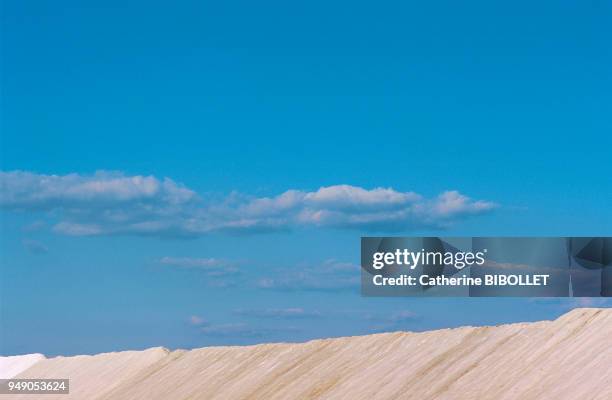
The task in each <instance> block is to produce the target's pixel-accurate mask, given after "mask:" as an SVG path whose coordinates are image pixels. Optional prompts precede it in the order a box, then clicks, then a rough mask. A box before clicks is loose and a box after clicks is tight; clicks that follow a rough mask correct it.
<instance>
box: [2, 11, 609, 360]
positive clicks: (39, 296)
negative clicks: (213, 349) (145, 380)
mask: <svg viewBox="0 0 612 400" xmlns="http://www.w3.org/2000/svg"><path fill="white" fill-rule="evenodd" d="M610 8H611V7H610V4H608V3H607V2H590V3H589V2H587V3H585V2H579V1H568V2H562V3H561V4H560V3H559V2H552V1H546V2H538V3H537V4H534V3H533V2H521V1H519V2H513V3H512V4H491V2H462V3H461V4H458V3H456V2H431V3H428V4H416V3H415V2H383V3H377V4H376V6H373V5H372V4H369V3H358V2H346V3H342V2H336V3H334V4H329V2H308V3H304V4H289V3H287V2H265V3H261V2H258V3H257V4H254V3H252V2H223V4H215V3H213V2H195V1H194V2H178V3H175V4H173V5H172V6H171V7H170V6H168V5H167V4H161V3H157V2H136V1H135V2H130V4H129V5H126V4H124V2H112V1H104V2H88V4H87V5H84V4H82V2H63V3H62V5H61V6H60V5H58V4H57V2H51V1H48V2H42V1H31V2H19V1H5V2H3V12H2V64H1V66H2V105H1V107H2V121H1V123H2V125H1V129H2V130H1V140H2V142H1V151H2V153H1V162H2V171H4V174H3V175H2V180H1V181H0V182H1V184H2V191H3V193H2V204H1V205H2V211H0V213H1V214H0V215H1V218H2V224H1V225H2V238H1V242H0V245H1V257H0V263H1V269H2V287H1V289H2V292H1V293H0V300H1V305H2V310H1V311H2V315H1V317H2V321H1V324H2V329H1V330H0V334H1V336H0V340H1V342H0V344H1V346H0V347H1V348H0V350H1V352H2V353H5V354H17V353H28V352H43V353H46V354H74V353H94V352H99V351H110V350H117V349H126V348H144V347H148V346H156V345H164V346H168V347H173V348H174V347H198V346H204V345H215V344H245V343H258V342H265V341H280V340H282V341H300V340H307V339H310V338H315V337H328V336H338V335H354V334H365V333H371V332H376V331H381V330H393V329H410V330H423V329H432V328H437V327H446V326H457V325H462V324H488V323H500V322H511V321H519V320H536V319H541V318H553V317H555V316H557V315H559V314H560V313H562V312H564V311H565V310H567V309H568V308H571V307H573V306H575V305H577V304H579V303H578V302H575V301H561V300H550V301H533V300H528V299H522V300H521V299H408V298H402V299H366V298H361V297H360V296H359V294H358V288H357V287H356V286H355V284H354V283H355V282H354V278H355V277H356V276H357V272H355V265H356V263H357V262H358V261H359V256H358V254H359V238H360V236H362V235H367V234H379V235H384V234H406V235H424V234H426V235H443V236H453V235H498V236H501V235H524V236H528V235H574V236H577V235H593V236H594V235H610V234H611V231H610V226H612V213H611V212H610V204H612V182H611V181H612V178H611V176H612V174H611V172H612V168H611V165H612V164H611V162H610V148H612V146H611V144H612V143H611V142H612V139H611V138H610V132H611V128H612V123H611V121H610V118H609V115H611V113H612V102H611V101H610V93H611V92H612V79H611V78H612V76H611V75H612V74H611V72H610V71H612V54H611V53H612V52H611V50H610V46H609V43H608V42H609V38H610V37H611V35H612V32H611V28H610V23H609V17H608V16H609V15H610V14H609V12H610V11H611V10H610ZM15 171H21V172H15ZM100 171H105V172H100ZM52 175H55V177H52ZM166 178H167V179H166ZM340 185H346V186H340ZM587 303H588V301H586V302H583V303H580V304H587ZM592 304H594V305H606V304H607V303H601V302H596V301H593V302H592Z"/></svg>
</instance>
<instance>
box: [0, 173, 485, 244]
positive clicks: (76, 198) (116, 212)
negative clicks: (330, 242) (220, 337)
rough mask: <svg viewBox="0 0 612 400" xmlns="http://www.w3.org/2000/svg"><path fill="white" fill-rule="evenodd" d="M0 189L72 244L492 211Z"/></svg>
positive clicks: (41, 179) (51, 178)
mask: <svg viewBox="0 0 612 400" xmlns="http://www.w3.org/2000/svg"><path fill="white" fill-rule="evenodd" d="M0 189H1V194H0V207H2V208H3V209H6V210H10V211H25V212H40V213H43V214H45V215H46V217H48V218H49V219H54V220H55V222H54V226H53V231H54V232H56V233H60V234H66V235H75V236H91V235H109V234H132V235H155V236H200V235H205V234H209V233H212V232H220V231H222V232H247V233H248V232H262V231H269V230H282V229H293V228H298V227H304V226H314V227H333V228H347V229H358V230H361V231H368V232H371V231H379V232H390V231H398V232H399V231H409V230H411V229H414V228H419V227H433V228H437V227H442V226H446V225H447V224H448V223H451V222H453V221H455V220H458V219H460V218H463V217H466V216H470V215H475V214H481V213H485V212H488V211H490V210H492V209H493V208H495V206H496V205H495V204H494V203H491V202H488V201H482V200H472V199H470V198H469V197H467V196H465V195H463V194H461V193H459V192H457V191H448V192H444V193H442V194H440V195H439V196H437V197H434V198H425V197H423V196H421V195H419V194H417V193H414V192H410V191H409V192H401V191H397V190H394V189H392V188H380V187H379V188H373V189H365V188H361V187H358V186H350V185H334V186H327V187H321V188H319V189H317V190H315V191H303V190H293V189H292V190H287V191H285V192H283V193H281V194H279V195H277V196H272V197H252V196H246V195H240V194H236V193H233V194H231V195H229V196H227V197H226V198H224V199H220V200H219V199H212V198H203V197H201V196H198V195H197V194H196V193H195V191H193V190H191V189H189V188H186V187H185V186H183V185H181V184H178V183H175V182H174V181H173V180H171V179H168V178H163V179H159V178H156V177H153V176H140V175H136V176H127V175H125V174H122V173H119V172H104V171H101V172H97V173H95V174H93V175H79V174H68V175H43V174H35V173H31V172H22V171H12V172H0Z"/></svg>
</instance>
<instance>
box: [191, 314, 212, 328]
mask: <svg viewBox="0 0 612 400" xmlns="http://www.w3.org/2000/svg"><path fill="white" fill-rule="evenodd" d="M207 324H208V323H207V322H206V320H205V319H204V318H202V317H200V316H198V315H192V316H191V317H189V325H193V326H204V325H207Z"/></svg>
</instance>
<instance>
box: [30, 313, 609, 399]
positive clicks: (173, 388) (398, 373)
mask: <svg viewBox="0 0 612 400" xmlns="http://www.w3.org/2000/svg"><path fill="white" fill-rule="evenodd" d="M151 351H153V352H155V351H158V350H156V349H150V350H147V352H151ZM127 353H130V352H127ZM143 353H146V352H134V354H133V356H131V357H126V356H124V354H125V352H124V353H113V354H110V355H106V354H102V355H97V356H90V357H87V358H79V357H68V358H54V359H48V360H43V361H41V362H39V363H37V364H35V365H34V366H33V367H31V368H30V369H28V370H27V371H25V372H24V373H22V374H21V375H20V377H26V376H27V377H58V378H60V377H69V378H71V394H70V395H69V396H65V395H64V396H62V397H59V396H58V398H63V399H68V398H73V399H76V398H78V399H85V398H87V399H97V400H110V399H114V400H115V399H116V400H122V399H125V400H127V399H131V400H134V399H143V400H144V399H147V400H149V399H150V400H155V399H173V400H175V399H176V400H179V399H283V400H284V399H351V400H359V399H368V400H371V399H398V398H399V399H419V400H426V399H453V400H454V399H456V400H459V399H496V400H497V399H555V400H560V399H572V400H575V399H595V400H607V399H611V398H612V369H611V368H610V366H611V365H612V309H577V310H574V311H572V312H570V313H568V314H565V315H564V316H562V317H561V318H559V319H557V320H555V321H544V322H536V323H521V324H512V325H502V326H498V327H463V328H458V329H444V330H438V331H431V332H423V333H410V332H395V333H384V334H377V335H369V336H361V337H346V338H338V339H325V340H315V341H311V342H307V343H301V344H286V343H280V344H264V345H257V346H244V347H209V348H202V349H196V350H191V351H183V350H179V351H174V352H171V353H168V354H157V353H156V356H155V357H149V358H148V360H149V361H150V362H149V363H147V362H143V361H142V360H140V359H139V358H138V356H137V354H143ZM157 357H158V358H157ZM98 358H105V360H104V361H101V360H97V359H98ZM156 358H157V359H156ZM137 360H139V361H138V362H139V365H136V364H137ZM128 364H129V365H128ZM43 365H44V368H43ZM122 370H124V371H122ZM128 370H129V373H128ZM100 380H104V381H105V382H106V384H105V386H104V387H102V385H101V384H100V383H98V382H99V381H100ZM90 385H97V386H98V388H97V389H96V390H90V389H89V386H90ZM77 387H78V388H81V387H87V388H88V389H87V390H86V391H85V390H84V391H82V392H79V393H77V392H76V390H77ZM73 388H74V390H72V389H73ZM85 394H86V395H85ZM45 398H47V397H45ZM49 398H51V397H49Z"/></svg>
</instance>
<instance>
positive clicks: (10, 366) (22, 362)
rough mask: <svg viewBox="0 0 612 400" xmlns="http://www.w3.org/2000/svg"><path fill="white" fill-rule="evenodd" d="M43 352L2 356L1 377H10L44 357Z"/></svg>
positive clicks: (0, 362) (0, 359) (0, 358)
mask: <svg viewBox="0 0 612 400" xmlns="http://www.w3.org/2000/svg"><path fill="white" fill-rule="evenodd" d="M44 358H45V356H43V355H42V354H26V355H23V356H10V357H0V379H9V378H12V377H14V376H15V375H17V374H19V373H20V372H22V371H25V370H26V369H28V368H30V367H31V366H32V365H34V364H36V363H37V362H38V361H40V360H42V359H44Z"/></svg>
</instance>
